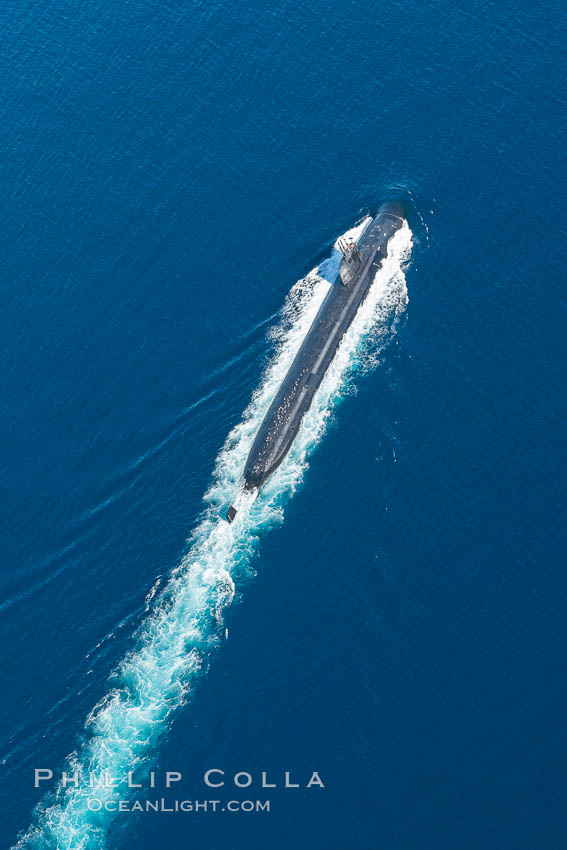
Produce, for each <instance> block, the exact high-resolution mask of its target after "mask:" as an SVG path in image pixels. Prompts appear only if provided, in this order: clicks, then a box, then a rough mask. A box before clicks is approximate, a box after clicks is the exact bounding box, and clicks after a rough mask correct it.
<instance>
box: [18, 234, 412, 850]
mask: <svg viewBox="0 0 567 850" xmlns="http://www.w3.org/2000/svg"><path fill="white" fill-rule="evenodd" d="M366 223H367V220H365V221H364V222H361V223H360V224H359V225H358V226H357V227H356V228H353V229H352V230H350V231H348V232H347V233H346V234H344V235H345V236H347V237H348V236H351V235H352V236H353V237H354V238H356V237H357V235H358V233H359V232H361V230H362V229H363V228H364V226H365V225H366ZM411 247H412V238H411V231H410V229H409V227H408V225H407V224H404V226H403V227H402V228H401V229H400V230H399V231H398V232H397V233H396V234H395V236H394V237H393V238H392V240H391V241H390V243H389V247H388V256H387V258H386V259H385V260H384V262H383V263H382V266H381V268H380V270H379V271H378V273H377V275H376V278H375V280H374V283H373V285H372V287H371V289H370V291H369V293H368V296H367V298H366V299H365V301H364V303H363V305H362V306H361V308H360V309H359V311H358V313H357V315H356V317H355V319H354V321H353V322H352V324H351V326H350V327H349V329H348V331H347V333H346V334H345V336H344V338H343V340H342V343H341V345H340V347H339V349H338V351H337V354H336V356H335V358H334V359H333V361H332V363H331V365H330V367H329V369H328V371H327V373H326V375H325V378H324V380H323V382H322V384H321V386H320V387H319V389H318V391H317V393H316V395H315V397H314V400H313V403H312V405H311V408H310V409H309V411H308V412H307V413H306V415H305V417H304V419H303V421H302V424H301V428H300V430H299V433H298V435H297V437H296V439H295V441H294V444H293V446H292V448H291V450H290V452H289V454H288V455H287V457H286V458H285V460H284V461H283V463H282V464H281V466H280V467H279V468H278V469H277V470H276V472H275V473H274V474H273V475H272V476H271V477H270V478H269V479H268V481H267V482H266V483H265V484H264V486H263V487H262V488H261V490H260V492H259V494H257V495H256V494H250V493H244V492H241V493H240V496H238V514H237V517H236V519H235V521H234V523H233V524H232V525H229V524H228V523H226V522H225V521H224V520H223V519H222V518H221V516H220V510H221V508H222V507H224V506H226V504H227V503H228V501H230V500H231V499H234V496H235V494H236V493H238V491H239V490H240V481H241V476H242V469H243V466H244V462H245V460H246V456H247V454H248V451H249V448H250V445H251V443H252V440H253V438H254V436H255V434H256V431H257V429H258V427H259V425H260V423H261V421H262V419H263V417H264V414H265V413H266V411H267V409H268V407H269V405H270V402H271V400H272V399H273V397H274V395H275V393H276V391H277V389H278V387H279V384H280V382H281V380H282V379H283V377H284V376H285V374H286V372H287V370H288V368H289V366H290V364H291V362H292V360H293V358H294V356H295V354H296V353H297V351H298V349H299V347H300V345H301V342H302V340H303V339H304V337H305V334H306V332H307V330H308V329H309V327H310V325H311V322H312V321H313V319H314V317H315V315H316V313H317V310H318V309H319V306H320V305H321V303H322V301H323V299H324V297H325V294H326V293H327V291H328V288H329V286H330V285H331V284H330V283H329V282H328V279H333V277H334V275H335V274H336V272H337V271H338V266H339V263H340V254H339V252H338V250H337V249H336V247H335V249H334V250H333V253H332V255H331V257H330V258H329V259H328V260H326V261H325V262H324V263H323V264H321V266H319V267H318V268H317V269H314V270H313V271H312V272H311V273H310V274H309V275H307V276H306V277H305V278H304V279H302V280H301V281H299V282H298V283H297V284H296V285H295V286H294V287H293V288H292V290H291V291H290V293H289V296H288V298H287V300H286V304H285V306H284V310H283V313H282V316H281V321H280V322H279V324H278V325H277V327H276V328H275V329H274V330H273V331H272V334H271V337H272V341H273V343H274V354H273V356H272V358H271V360H270V363H269V365H268V367H267V369H266V372H265V374H264V376H263V379H262V381H261V383H260V385H259V387H258V389H257V391H256V392H255V393H254V396H253V398H252V401H251V403H250V405H249V406H248V408H247V410H246V411H245V413H244V415H243V417H242V419H241V421H240V422H239V424H238V425H237V426H236V427H235V428H234V429H233V430H232V431H231V433H230V434H229V436H228V438H227V440H226V443H225V445H224V447H223V448H222V449H221V451H220V453H219V456H218V458H217V462H216V466H215V472H214V475H213V481H212V484H211V487H210V488H209V490H208V492H207V493H206V495H205V509H204V512H203V516H202V519H201V521H200V523H199V524H198V526H197V528H196V529H195V531H194V532H193V534H192V536H191V538H190V541H189V546H188V552H187V555H186V556H185V557H184V558H183V560H182V562H181V563H180V564H179V566H178V567H177V568H176V569H175V570H174V572H173V574H172V576H171V578H170V579H169V581H168V583H167V584H166V586H165V587H164V588H163V590H162V591H161V594H160V595H159V596H157V597H156V602H155V603H154V604H155V607H153V608H151V609H150V613H149V615H148V617H147V619H146V620H145V622H144V623H143V625H142V627H141V628H140V630H139V632H138V634H137V636H136V640H135V648H134V649H133V650H132V651H131V652H130V653H129V654H128V655H127V656H126V657H125V658H124V659H123V661H122V662H121V664H120V665H119V668H118V669H117V670H116V671H115V673H114V674H113V676H112V684H113V687H111V689H110V690H109V691H108V693H107V694H106V696H105V697H104V699H103V700H102V701H101V702H100V703H99V704H98V705H97V706H95V708H94V709H93V710H92V712H91V713H90V715H89V717H88V718H87V721H86V724H85V732H84V740H83V742H82V743H81V745H80V746H79V747H78V749H77V750H76V752H74V753H72V754H71V755H70V756H69V757H68V758H67V761H66V765H65V770H66V771H67V773H68V774H69V775H73V774H75V773H76V774H78V775H80V776H88V775H89V774H90V773H93V774H95V775H102V774H105V773H106V774H107V775H108V776H110V777H116V778H119V777H122V778H121V779H119V780H118V782H117V783H116V785H114V786H108V787H104V786H102V787H97V789H96V792H93V789H92V788H90V787H89V786H88V783H86V784H83V783H78V785H77V786H75V785H74V784H69V785H67V787H66V788H64V787H63V786H62V784H61V783H60V784H59V785H58V787H57V790H56V791H55V792H54V793H53V794H52V795H51V796H50V797H48V798H46V799H45V800H44V801H43V802H42V803H41V804H40V805H39V806H38V807H37V808H36V810H35V811H34V817H33V824H32V826H30V828H29V829H28V831H27V832H26V833H25V834H24V835H23V836H22V838H21V839H20V841H19V842H18V845H17V847H19V848H40V847H41V848H73V850H76V848H81V850H90V848H101V847H102V846H104V844H105V837H106V834H107V830H108V827H109V826H110V823H111V820H112V818H113V813H112V812H109V811H106V810H105V809H104V804H105V803H107V802H112V801H115V800H117V799H119V798H120V797H121V795H122V796H123V795H124V793H125V791H128V789H127V786H126V782H127V780H126V779H125V778H124V777H126V776H127V774H128V771H129V770H132V769H134V770H135V771H136V773H137V775H138V776H141V775H143V774H144V772H147V771H149V769H150V766H151V764H152V762H153V759H154V758H155V752H156V745H157V743H158V741H159V738H160V736H162V735H163V734H164V732H165V731H166V729H167V727H168V721H169V720H170V718H171V715H172V714H173V712H174V711H175V710H176V709H178V708H179V707H180V706H182V705H183V704H184V703H185V702H186V700H187V697H188V695H190V694H191V693H192V692H193V689H194V686H195V684H196V682H197V680H198V679H199V677H201V676H202V675H203V673H204V672H205V671H206V669H207V666H208V663H209V661H210V658H211V655H212V653H213V651H214V650H215V648H216V647H217V646H218V645H219V643H220V642H221V640H222V637H223V635H224V626H223V612H224V610H225V609H226V607H227V606H228V605H230V603H231V602H232V599H233V597H234V593H235V589H236V587H237V586H238V584H239V582H242V581H243V579H244V578H245V576H246V575H247V574H249V572H250V570H251V567H250V564H251V560H252V557H253V555H254V553H255V552H256V549H257V543H258V539H259V536H260V534H262V533H265V532H266V530H267V529H269V527H270V526H271V525H273V524H274V523H278V522H281V520H282V519H283V508H284V506H285V503H286V501H287V500H288V499H289V498H290V497H291V496H292V495H293V493H294V492H295V490H296V488H297V486H298V485H299V483H300V482H301V480H302V477H303V473H304V470H305V468H306V465H307V459H308V456H309V454H310V452H311V451H312V450H313V448H314V447H315V446H316V445H317V443H318V442H319V440H320V439H321V436H322V434H323V432H324V430H325V427H326V425H327V422H328V419H329V416H330V415H331V413H332V410H333V406H334V404H335V402H336V400H337V399H338V398H340V396H341V395H342V394H344V393H345V392H346V391H347V390H348V388H349V387H350V386H352V379H353V377H354V375H355V374H356V373H357V372H358V371H359V370H360V368H361V367H363V368H369V367H371V366H372V365H374V364H375V363H376V359H377V357H378V356H379V354H380V352H381V350H382V349H383V347H384V344H385V343H386V342H387V340H388V338H389V336H390V335H391V334H392V333H393V332H394V330H395V326H396V321H397V319H398V317H399V316H400V315H401V314H402V313H403V312H404V310H405V307H406V304H407V290H406V285H405V275H404V268H405V264H406V263H407V262H408V261H409V257H410V254H411ZM156 589H157V587H156ZM150 601H152V600H150ZM95 793H96V798H97V800H98V801H99V802H100V803H102V806H103V807H102V809H100V810H98V811H92V810H91V808H90V806H89V800H91V799H92V798H93V796H94V795H95Z"/></svg>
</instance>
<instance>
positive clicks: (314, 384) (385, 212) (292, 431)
mask: <svg viewBox="0 0 567 850" xmlns="http://www.w3.org/2000/svg"><path fill="white" fill-rule="evenodd" d="M404 221H405V217H404V212H403V209H402V208H401V207H400V206H399V205H398V204H396V203H387V204H384V205H383V206H381V207H380V209H379V211H378V213H377V215H376V216H375V217H374V218H373V219H372V221H371V222H370V223H369V225H368V226H367V227H366V229H365V230H364V232H363V233H362V235H361V236H360V238H359V240H358V243H357V245H356V246H354V245H353V244H350V245H346V244H344V243H343V245H342V247H341V250H343V249H344V250H343V260H342V262H341V267H340V272H339V277H340V280H338V279H337V281H336V282H335V283H333V284H332V286H331V288H330V289H329V292H328V293H327V295H326V296H325V299H324V301H323V303H322V304H321V307H320V308H319V311H318V313H317V315H316V316H315V319H314V320H313V323H312V325H311V327H310V328H309V331H308V332H307V335H306V337H305V339H304V341H303V343H302V345H301V348H300V349H299V351H298V352H297V354H296V356H295V358H294V360H293V363H292V364H291V366H290V367H289V370H288V372H287V374H286V376H285V378H284V379H283V381H282V383H281V385H280V388H279V390H278V392H277V393H276V395H275V397H274V400H273V401H272V403H271V405H270V408H269V410H268V412H267V413H266V415H265V417H264V420H263V422H262V424H261V426H260V428H259V429H258V433H257V434H256V437H255V438H254V442H253V443H252V447H251V449H250V452H249V454H248V459H247V461H246V465H245V467H244V488H245V489H246V490H254V489H256V488H258V487H261V486H262V484H263V483H264V482H265V481H266V479H267V478H268V477H269V476H270V475H271V474H272V472H274V470H276V469H277V468H278V466H279V465H280V464H281V462H282V461H283V459H284V458H285V456H286V454H287V453H288V451H289V450H290V448H291V445H292V443H293V441H294V439H295V437H296V435H297V432H298V431H299V426H300V425H301V420H302V419H303V417H304V415H305V413H306V412H307V411H308V410H309V407H310V405H311V402H312V400H313V396H314V395H315V393H316V392H317V390H318V388H319V386H320V384H321V381H322V380H323V378H324V376H325V372H326V371H327V369H328V367H329V365H330V363H331V361H332V359H333V357H334V356H335V354H336V352H337V348H338V347H339V344H340V342H341V340H342V338H343V336H344V334H345V333H346V331H347V330H348V328H349V327H350V325H351V323H352V321H353V319H354V317H355V316H356V313H357V311H358V308H359V307H360V305H361V304H362V302H363V301H364V299H365V297H366V295H367V294H368V291H369V289H370V287H371V285H372V283H373V281H374V278H375V276H376V272H377V271H378V269H379V268H380V266H381V264H382V261H383V260H384V258H385V257H386V255H387V252H388V243H389V241H390V239H391V238H392V236H393V235H394V234H395V233H396V232H397V231H398V230H399V229H400V227H401V226H402V225H403V223H404ZM235 515H236V510H235V509H234V508H233V507H232V506H231V507H230V508H229V510H228V513H227V519H228V521H229V522H232V520H233V519H234V517H235Z"/></svg>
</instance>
